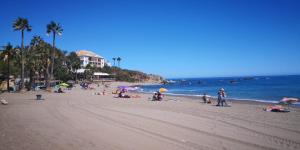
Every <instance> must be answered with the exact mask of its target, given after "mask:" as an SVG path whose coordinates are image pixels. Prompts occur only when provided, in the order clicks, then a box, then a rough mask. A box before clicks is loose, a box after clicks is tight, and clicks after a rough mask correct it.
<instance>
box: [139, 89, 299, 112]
mask: <svg viewBox="0 0 300 150" xmlns="http://www.w3.org/2000/svg"><path fill="white" fill-rule="evenodd" d="M147 85H162V84H157V83H152V84H141V85H135V86H138V87H139V88H140V87H141V86H147ZM136 92H137V93H144V94H153V93H154V92H143V91H136ZM164 95H168V96H172V97H187V98H191V99H194V100H195V99H201V97H202V96H203V95H202V94H176V93H167V92H166V93H164ZM210 98H212V99H213V100H216V99H217V97H216V96H210ZM226 100H228V101H234V102H241V103H244V102H245V103H247V102H250V103H262V104H269V105H270V104H273V105H274V104H278V103H279V100H277V101H275V100H268V99H251V98H231V97H229V98H226ZM290 107H300V102H297V103H295V104H291V105H290Z"/></svg>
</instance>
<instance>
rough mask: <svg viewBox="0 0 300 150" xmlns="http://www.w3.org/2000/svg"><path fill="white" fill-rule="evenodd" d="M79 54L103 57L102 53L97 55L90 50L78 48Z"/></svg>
mask: <svg viewBox="0 0 300 150" xmlns="http://www.w3.org/2000/svg"><path fill="white" fill-rule="evenodd" d="M76 54H77V56H79V57H80V56H89V57H98V58H103V57H102V56H100V55H97V54H96V53H94V52H92V51H88V50H78V51H76Z"/></svg>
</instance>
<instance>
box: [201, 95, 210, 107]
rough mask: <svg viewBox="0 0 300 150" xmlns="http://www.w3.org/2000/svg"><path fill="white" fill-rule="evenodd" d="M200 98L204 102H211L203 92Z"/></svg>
mask: <svg viewBox="0 0 300 150" xmlns="http://www.w3.org/2000/svg"><path fill="white" fill-rule="evenodd" d="M202 99H203V102H204V103H207V104H211V100H210V98H209V96H208V95H207V94H206V93H204V94H203V96H202Z"/></svg>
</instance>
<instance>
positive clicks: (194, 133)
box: [0, 82, 300, 150]
mask: <svg viewBox="0 0 300 150" xmlns="http://www.w3.org/2000/svg"><path fill="white" fill-rule="evenodd" d="M124 84H127V83H118V82H116V83H113V84H112V85H110V88H107V89H106V91H107V93H108V94H107V95H104V96H103V95H95V93H97V92H100V91H101V90H100V88H101V89H102V87H97V88H96V89H95V90H82V89H80V88H79V87H76V88H74V89H72V90H70V91H66V93H62V94H59V93H48V92H42V91H39V92H26V93H3V94H1V95H0V98H4V99H6V100H7V101H8V102H9V104H8V105H0V149H1V150H2V149H3V150H48V149H49V150H53V149H55V150H99V149H105V150H115V149H118V150H119V149H122V150H148V149H149V150H153V149H160V150H168V149H170V150H175V149H179V150H182V149H195V150H199V149H204V150H207V149H238V150H243V149H249V150H253V149H284V150H289V149H291V150H293V149H294V150H296V149H300V109H299V108H291V112H289V113H275V112H265V111H263V110H262V108H263V107H265V106H266V105H268V104H265V103H258V102H236V101H230V104H231V105H232V107H216V106H214V105H213V104H203V103H202V102H201V101H200V100H197V99H193V98H187V97H176V96H175V97H174V96H166V97H165V98H164V100H163V101H151V100H150V99H151V95H149V94H138V95H140V96H141V98H130V99H123V98H114V96H116V95H112V94H110V93H111V92H112V90H113V89H114V88H115V87H116V86H118V85H124ZM36 94H42V95H43V98H44V99H45V100H40V101H37V100H35V95H36ZM132 94H134V95H135V94H136V93H132Z"/></svg>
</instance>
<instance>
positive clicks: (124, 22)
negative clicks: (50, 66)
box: [0, 0, 300, 77]
mask: <svg viewBox="0 0 300 150" xmlns="http://www.w3.org/2000/svg"><path fill="white" fill-rule="evenodd" d="M1 5H2V7H1V9H0V14H1V15H0V45H5V44H6V43H7V42H11V43H12V44H14V45H17V44H18V45H19V44H20V42H21V40H20V33H19V32H14V31H13V29H12V22H13V21H14V20H15V19H16V18H17V17H19V16H21V17H25V18H27V19H28V20H29V23H30V24H31V25H32V28H33V30H32V32H30V33H26V34H25V44H29V40H30V39H31V38H32V36H34V35H40V36H42V37H43V39H44V40H46V41H48V42H51V38H52V37H48V36H46V25H47V24H48V23H49V22H50V21H52V20H54V21H57V22H59V23H61V24H62V26H63V28H64V32H63V35H62V36H61V37H58V38H57V44H56V45H57V47H59V48H60V49H62V50H67V51H75V50H78V49H88V50H93V51H95V52H96V53H98V54H100V55H102V56H103V57H105V58H106V59H108V60H110V61H112V59H111V58H113V57H118V56H120V57H121V58H122V59H123V60H122V62H121V66H122V67H123V68H127V69H134V70H140V71H144V72H147V73H154V74H160V75H163V76H164V77H215V76H244V75H280V74H300V59H299V56H300V1H297V0H228V1H225V0H220V1H216V0H203V1H201V0H148V1H146V0H145V1H143V0H139V1H138V0H119V1H116V0H111V1H109V0H105V1H101V0H98V1H97V0H81V1H73V0H65V1H59V0H51V1H46V0H45V1H38V0H36V1H35V0H27V1H23V0H19V1H17V0H9V1H2V2H1Z"/></svg>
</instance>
